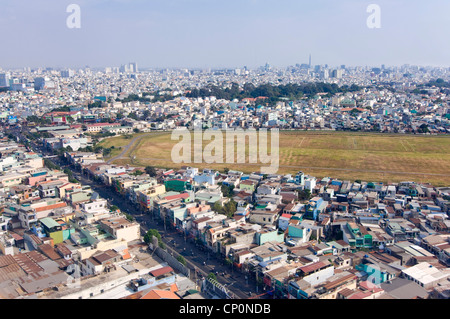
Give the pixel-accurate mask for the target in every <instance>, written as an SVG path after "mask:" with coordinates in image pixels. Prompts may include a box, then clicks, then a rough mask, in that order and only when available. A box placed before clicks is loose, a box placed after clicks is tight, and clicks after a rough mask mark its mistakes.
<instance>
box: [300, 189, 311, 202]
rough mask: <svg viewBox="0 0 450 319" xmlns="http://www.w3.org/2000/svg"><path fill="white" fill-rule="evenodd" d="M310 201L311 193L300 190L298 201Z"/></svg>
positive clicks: (307, 190) (306, 190)
mask: <svg viewBox="0 0 450 319" xmlns="http://www.w3.org/2000/svg"><path fill="white" fill-rule="evenodd" d="M310 199H311V192H310V191H309V189H304V190H300V191H299V192H298V200H302V201H303V200H310Z"/></svg>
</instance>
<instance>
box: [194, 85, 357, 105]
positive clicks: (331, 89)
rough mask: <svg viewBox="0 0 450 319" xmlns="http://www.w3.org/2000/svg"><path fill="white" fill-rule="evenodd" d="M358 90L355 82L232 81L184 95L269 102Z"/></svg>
mask: <svg viewBox="0 0 450 319" xmlns="http://www.w3.org/2000/svg"><path fill="white" fill-rule="evenodd" d="M359 90H361V87H360V86H358V85H355V84H352V85H351V86H348V85H343V86H338V85H337V84H335V83H333V84H330V83H305V84H295V83H289V84H285V85H273V84H261V85H259V86H254V85H253V84H252V83H246V84H244V86H243V88H242V89H240V88H239V85H238V84H237V83H233V84H232V85H231V87H228V88H221V87H218V86H216V85H208V86H206V87H204V88H201V89H191V90H190V93H187V94H186V97H192V98H197V97H208V96H215V97H217V98H218V99H226V100H234V99H238V100H242V99H244V98H258V97H267V98H268V99H269V102H270V101H278V100H280V98H288V99H290V100H295V99H299V98H302V97H303V96H314V95H316V94H317V93H329V94H331V95H332V94H335V93H345V92H354V91H359Z"/></svg>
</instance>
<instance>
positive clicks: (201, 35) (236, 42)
mask: <svg viewBox="0 0 450 319" xmlns="http://www.w3.org/2000/svg"><path fill="white" fill-rule="evenodd" d="M0 3H1V8H2V10H1V11H0V28H1V30H3V33H2V37H1V39H0V47H1V48H2V49H1V50H0V67H3V68H15V67H46V66H49V67H71V68H77V67H84V66H86V65H89V66H91V67H108V66H120V65H121V64H125V63H128V62H137V63H138V65H139V67H140V68H147V67H148V68H166V67H167V68H170V67H186V68H220V67H243V66H247V67H249V68H255V67H258V66H260V65H264V64H265V63H269V64H270V65H272V66H275V67H286V66H289V65H295V64H297V63H308V60H309V54H311V55H312V64H313V65H316V64H328V65H331V66H333V65H334V66H336V65H342V64H345V65H348V66H356V65H369V66H379V65H382V64H385V65H386V66H392V65H403V64H413V65H424V66H444V67H449V66H450V61H449V55H448V52H450V42H449V41H448V36H449V34H450V19H449V18H448V17H449V14H450V1H448V0H431V1H428V2H425V1H423V0H422V1H421V0H370V1H366V0H339V1H336V0H314V1H310V0H307V1H305V0H226V1H225V0H221V1H219V0H23V1H17V0H0ZM372 3H374V4H378V5H379V6H380V7H381V28H380V29H369V28H368V27H367V25H366V20H367V18H368V17H369V15H370V13H367V12H366V9H367V7H368V5H370V4H372ZM69 4H78V5H79V6H80V7H81V28H80V29H69V28H68V27H67V25H66V20H67V17H68V16H69V15H70V13H67V12H66V8H67V6H68V5H69Z"/></svg>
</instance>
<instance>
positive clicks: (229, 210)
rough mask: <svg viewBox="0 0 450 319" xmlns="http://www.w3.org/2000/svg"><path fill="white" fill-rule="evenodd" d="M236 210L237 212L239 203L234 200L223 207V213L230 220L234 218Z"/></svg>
mask: <svg viewBox="0 0 450 319" xmlns="http://www.w3.org/2000/svg"><path fill="white" fill-rule="evenodd" d="M236 210H237V203H236V202H235V201H234V200H230V201H228V202H227V203H226V204H225V205H224V206H223V213H224V214H225V215H226V216H227V217H229V218H231V217H233V215H234V213H235V212H236Z"/></svg>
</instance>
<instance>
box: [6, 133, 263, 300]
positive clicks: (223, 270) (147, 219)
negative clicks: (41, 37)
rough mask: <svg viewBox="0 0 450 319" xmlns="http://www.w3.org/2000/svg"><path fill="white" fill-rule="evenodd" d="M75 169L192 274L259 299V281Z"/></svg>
mask: <svg viewBox="0 0 450 319" xmlns="http://www.w3.org/2000/svg"><path fill="white" fill-rule="evenodd" d="M14 133H15V135H16V136H19V137H20V138H21V139H23V140H26V138H25V137H24V136H23V135H22V134H20V132H14ZM144 136H146V135H142V136H140V137H136V138H135V139H133V140H134V141H133V140H132V141H131V142H130V144H129V145H128V148H127V149H129V148H130V147H131V146H132V145H134V144H135V142H136V141H137V140H138V139H140V138H143V137H144ZM31 147H32V148H33V149H34V150H35V151H36V152H39V153H45V150H44V149H43V147H42V146H41V145H38V144H36V143H31ZM124 152H126V150H124V151H123V152H122V153H124ZM49 159H50V160H51V161H52V162H53V163H55V164H57V165H59V166H60V167H61V168H62V169H64V168H66V167H68V166H67V165H65V164H64V163H61V162H60V161H59V159H58V158H49ZM111 160H113V159H111ZM71 169H72V172H73V174H74V177H75V178H77V180H79V181H80V182H81V183H82V184H83V185H89V186H91V188H92V189H93V190H94V191H96V192H97V193H98V194H99V195H100V196H101V197H102V198H105V199H107V200H108V201H109V203H110V204H112V205H116V206H117V207H119V209H120V210H122V211H124V212H126V213H129V214H131V215H133V216H134V218H135V219H136V221H137V222H139V223H140V224H141V228H142V231H143V233H144V234H145V232H147V231H148V229H156V230H158V231H159V233H160V234H161V237H162V240H163V242H164V243H165V244H166V247H167V249H168V251H169V252H171V253H172V254H174V255H175V256H177V254H181V255H182V256H183V257H184V258H185V260H186V262H187V265H188V266H189V267H190V268H191V269H192V273H193V274H194V276H195V278H198V277H200V276H203V277H206V276H208V274H210V273H211V272H213V273H216V277H217V281H218V282H219V283H221V284H222V285H224V286H226V287H227V288H228V289H229V291H230V292H231V293H232V294H233V295H234V296H235V298H239V299H246V298H249V296H257V295H258V294H260V293H261V291H260V290H258V288H257V287H256V282H255V281H254V279H250V278H247V277H246V275H244V274H243V273H241V272H238V271H237V270H235V269H234V268H233V267H230V266H227V265H225V264H224V262H223V259H222V258H220V257H218V256H216V255H215V254H213V253H211V252H207V251H205V249H204V248H202V247H200V246H197V245H196V244H195V243H194V242H193V241H192V240H188V239H187V238H185V237H184V236H180V235H179V233H178V232H177V231H176V230H174V229H169V227H168V226H166V225H164V224H163V223H162V222H161V221H157V220H154V219H153V218H152V216H150V214H142V212H140V210H139V209H138V208H137V207H136V205H133V204H132V203H131V202H130V201H129V200H128V199H126V198H124V197H123V196H121V195H120V194H118V193H117V192H115V191H114V190H113V189H112V188H111V187H108V186H105V185H101V184H97V183H96V182H94V181H92V180H90V179H88V178H87V177H86V176H83V175H82V174H81V173H80V172H78V171H75V169H73V167H72V168H71ZM267 297H268V296H267V295H265V296H262V297H261V298H267Z"/></svg>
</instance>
